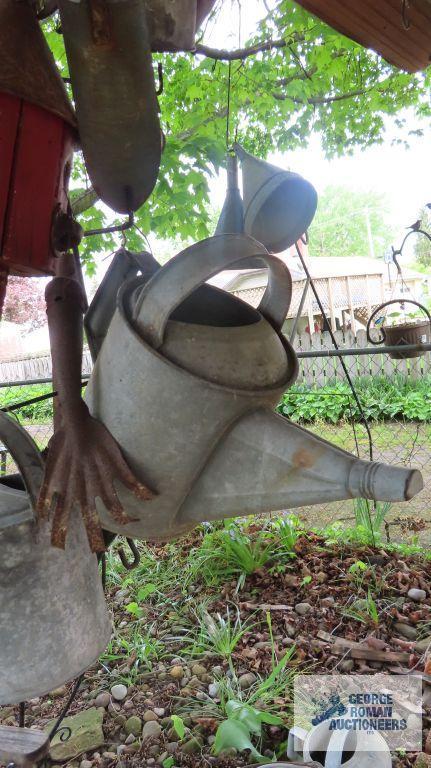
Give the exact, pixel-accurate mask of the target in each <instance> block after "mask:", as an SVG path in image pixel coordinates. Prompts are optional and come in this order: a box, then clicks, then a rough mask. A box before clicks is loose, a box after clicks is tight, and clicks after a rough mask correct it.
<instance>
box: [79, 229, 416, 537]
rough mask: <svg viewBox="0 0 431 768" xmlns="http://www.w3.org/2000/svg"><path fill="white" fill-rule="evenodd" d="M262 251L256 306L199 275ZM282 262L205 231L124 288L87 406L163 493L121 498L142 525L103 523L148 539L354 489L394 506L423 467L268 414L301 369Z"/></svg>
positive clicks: (244, 240)
mask: <svg viewBox="0 0 431 768" xmlns="http://www.w3.org/2000/svg"><path fill="white" fill-rule="evenodd" d="M252 257H258V258H261V259H263V261H264V262H265V263H266V264H267V266H268V286H267V288H266V291H265V294H264V296H263V299H262V301H261V303H260V305H259V307H258V309H257V310H256V309H253V308H252V307H250V306H249V305H248V304H246V303H245V302H243V301H241V300H240V299H238V298H236V297H234V296H232V295H231V294H229V293H226V292H224V291H220V290H218V289H217V288H214V287H212V286H210V285H203V283H204V281H206V280H207V279H208V278H210V277H211V276H212V275H214V274H216V273H217V272H218V271H220V270H222V269H225V268H227V267H229V266H231V265H232V264H233V263H236V262H237V263H238V266H240V264H241V260H242V259H248V258H252ZM290 298H291V278H290V274H289V271H288V269H287V268H286V266H285V265H284V263H283V262H281V261H280V260H279V259H277V258H276V257H274V256H272V255H270V254H269V253H268V251H267V250H266V249H265V247H264V246H263V245H261V244H260V243H258V242H257V241H255V240H253V239H252V238H251V237H248V236H246V235H242V234H230V235H220V236H216V237H213V238H209V239H208V240H205V241H203V242H201V243H199V244H197V245H194V246H191V247H190V248H187V249H186V250H185V251H183V252H182V253H180V254H178V255H177V256H176V257H175V258H174V259H172V260H171V261H170V262H168V264H166V266H164V267H162V268H160V269H159V270H158V271H157V272H156V273H155V275H154V276H153V277H152V278H151V279H150V280H147V281H146V280H145V278H138V279H137V280H134V281H131V282H129V283H126V284H125V285H124V286H123V288H122V289H121V290H120V291H119V294H118V297H117V309H116V311H115V314H114V316H113V318H112V320H111V322H110V325H109V329H108V331H107V334H106V337H105V339H104V341H103V343H102V346H101V349H100V352H99V354H98V357H97V360H96V364H95V367H94V370H93V373H92V376H91V379H90V382H89V385H88V387H87V392H86V401H87V404H88V406H89V408H90V411H91V412H92V414H93V415H94V416H96V417H97V418H99V419H101V421H103V422H104V424H105V425H106V427H107V428H108V429H109V430H110V432H111V433H112V434H113V436H114V437H115V438H116V440H117V441H118V443H119V444H120V446H121V449H122V451H123V453H124V456H125V458H126V460H127V461H128V463H129V465H130V467H131V468H132V469H133V471H134V472H135V473H136V475H137V477H138V478H140V479H141V480H142V481H143V482H145V483H146V484H147V485H148V486H149V487H150V488H152V489H153V490H154V491H155V492H156V493H157V494H158V495H157V496H156V497H155V498H154V499H153V500H152V501H149V502H145V503H142V502H139V501H137V500H136V498H135V497H134V496H133V495H132V494H131V493H129V492H128V491H127V490H126V489H125V488H123V487H122V486H121V485H119V486H118V494H119V497H120V499H121V502H122V504H123V505H124V508H125V510H126V511H127V513H128V514H129V515H130V516H131V517H133V518H136V521H135V522H133V523H130V524H128V525H127V526H120V525H119V524H118V523H116V522H115V521H114V520H113V518H112V517H111V516H110V514H109V510H108V509H106V508H105V507H104V506H103V505H102V504H101V503H100V502H99V501H98V502H97V503H99V514H100V516H101V520H102V523H103V526H104V527H105V528H107V529H108V530H111V531H114V532H118V533H121V534H123V535H127V536H129V537H137V538H143V539H153V540H156V539H167V538H172V537H175V536H178V535H179V534H181V533H184V532H185V531H187V530H189V529H190V528H192V527H194V526H195V525H197V524H198V523H199V522H201V521H205V520H206V521H208V520H217V519H222V518H226V517H235V516H240V515H247V514H253V513H258V512H270V511H275V510H279V509H284V508H286V507H289V508H292V507H298V506H303V505H308V504H315V503H323V502H328V501H333V500H334V501H335V500H340V499H349V498H354V497H365V498H369V499H380V500H388V501H401V500H404V499H408V498H410V497H411V496H413V495H414V494H415V493H417V492H418V491H419V490H421V488H422V478H421V475H420V473H419V472H417V471H412V470H409V469H404V468H396V467H389V466H386V465H383V464H377V463H374V462H372V463H369V462H366V461H361V460H359V459H357V458H356V457H354V456H352V455H351V454H349V453H346V452H345V451H342V450H340V449H339V448H335V447H334V446H332V445H330V444H329V443H327V442H326V441H324V440H321V439H319V438H318V437H316V436H315V435H313V434H311V433H309V432H307V431H306V430H304V429H301V428H300V427H298V426H296V425H294V424H292V423H290V422H289V421H288V420H287V419H285V418H283V417H282V416H279V415H276V414H274V413H273V408H274V407H275V406H276V404H277V403H278V402H279V400H280V397H281V395H282V393H283V392H284V391H285V390H286V389H287V387H288V386H290V385H291V384H292V382H293V381H294V379H295V377H296V375H297V359H296V355H295V353H294V351H293V349H292V347H291V346H290V344H289V342H288V341H287V340H286V339H285V338H284V336H283V335H282V334H281V332H280V329H281V326H282V324H283V322H284V320H285V317H286V313H287V310H288V307H289V303H290Z"/></svg>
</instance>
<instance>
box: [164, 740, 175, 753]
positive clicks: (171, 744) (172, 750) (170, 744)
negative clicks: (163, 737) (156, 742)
mask: <svg viewBox="0 0 431 768" xmlns="http://www.w3.org/2000/svg"><path fill="white" fill-rule="evenodd" d="M177 749H178V741H168V743H167V744H166V751H167V752H169V754H170V755H174V754H175V752H176V751H177Z"/></svg>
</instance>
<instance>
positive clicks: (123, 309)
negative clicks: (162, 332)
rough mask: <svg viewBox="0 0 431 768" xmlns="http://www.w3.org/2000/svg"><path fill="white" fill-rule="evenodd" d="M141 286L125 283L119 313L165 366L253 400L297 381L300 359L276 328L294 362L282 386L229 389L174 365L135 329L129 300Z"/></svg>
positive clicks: (137, 281) (138, 280) (138, 282)
mask: <svg viewBox="0 0 431 768" xmlns="http://www.w3.org/2000/svg"><path fill="white" fill-rule="evenodd" d="M141 285H142V277H136V278H133V279H132V280H129V281H128V282H126V283H124V285H122V286H121V288H120V290H119V291H118V294H117V311H118V313H119V315H120V317H121V319H122V321H123V322H124V323H125V324H126V326H127V327H128V329H129V331H130V332H131V333H132V335H133V336H134V337H135V339H136V340H137V341H138V342H139V343H140V344H142V345H144V346H145V348H146V349H147V350H148V351H149V352H151V354H153V355H154V356H155V357H156V358H158V360H159V361H161V362H163V363H164V364H165V365H167V366H169V367H171V368H173V369H175V370H176V371H178V372H179V373H181V374H182V375H184V376H187V377H189V378H191V379H192V380H194V381H197V382H202V381H205V384H206V385H207V386H208V387H210V388H211V389H216V390H218V391H220V392H225V393H230V394H232V395H236V396H239V395H240V396H241V397H250V398H251V399H256V397H259V396H260V395H266V394H268V393H271V392H274V393H276V392H280V393H283V392H285V391H286V389H288V387H289V386H291V385H292V384H293V382H294V381H295V379H296V377H297V375H298V371H299V365H298V359H297V357H296V354H295V352H294V349H293V347H292V346H291V344H290V343H289V341H288V339H286V338H285V337H284V336H283V335H282V334H281V333H280V332H279V331H277V330H275V329H274V328H273V329H272V330H273V332H274V333H276V334H277V336H278V338H279V339H280V341H281V343H282V345H283V348H284V350H285V352H286V354H287V357H288V360H289V361H290V362H291V363H292V361H293V366H289V369H288V372H287V375H286V379H285V380H284V381H283V382H281V383H280V384H277V385H274V386H271V387H263V388H261V389H242V388H239V387H229V386H225V385H224V384H217V383H216V382H214V381H210V380H209V379H206V378H204V377H203V376H199V375H197V374H195V373H193V372H192V371H189V370H188V369H187V368H184V367H183V366H181V365H178V363H174V362H173V361H172V360H170V359H169V358H168V357H166V355H164V354H162V352H160V351H159V350H158V349H154V347H153V346H151V344H149V343H148V342H147V341H146V340H145V339H144V338H143V337H142V336H141V335H140V333H139V332H138V331H137V329H136V327H135V324H134V321H133V320H132V319H131V318H130V317H129V313H128V312H127V300H128V298H129V296H130V294H132V293H133V292H134V291H135V290H136V288H138V287H139V286H141ZM209 287H210V288H211V290H213V291H217V292H220V293H225V292H224V291H222V290H221V289H219V288H216V287H215V286H209ZM230 298H231V299H232V300H234V301H238V302H241V303H243V304H245V303H246V302H243V301H242V299H239V298H238V297H237V296H231V297H230ZM247 306H248V305H247ZM262 317H263V316H262ZM263 319H265V318H263ZM175 322H178V321H175ZM267 322H268V321H267ZM184 325H189V324H186V323H184ZM269 325H270V324H269Z"/></svg>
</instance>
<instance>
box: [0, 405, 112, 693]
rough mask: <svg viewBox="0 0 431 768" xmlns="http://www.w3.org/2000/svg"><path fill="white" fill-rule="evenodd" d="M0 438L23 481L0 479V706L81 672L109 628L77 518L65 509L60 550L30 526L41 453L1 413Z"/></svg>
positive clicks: (91, 557) (44, 527)
mask: <svg viewBox="0 0 431 768" xmlns="http://www.w3.org/2000/svg"><path fill="white" fill-rule="evenodd" d="M0 440H1V441H2V442H3V443H4V444H5V445H7V446H8V448H9V450H10V451H11V453H12V456H13V458H14V459H15V461H16V463H17V465H18V467H19V469H20V472H21V476H22V478H23V480H24V484H25V490H19V489H17V488H15V487H8V486H7V485H5V484H3V483H0V551H1V559H0V617H1V619H0V704H16V703H18V702H21V701H25V700H26V699H31V698H32V697H34V696H40V695H42V694H45V693H48V692H49V691H52V690H53V689H54V688H56V687H58V686H59V685H61V684H63V683H64V682H65V681H67V680H71V679H72V678H74V677H77V676H78V675H79V674H80V673H81V672H83V671H84V670H85V669H87V667H89V666H90V665H91V664H92V663H93V662H94V661H96V659H97V658H98V656H99V655H100V653H102V651H103V650H104V649H105V647H106V645H107V643H108V641H109V637H110V634H111V625H110V620H109V618H108V614H107V610H106V606H105V600H104V595H103V589H102V585H101V581H100V576H99V573H98V568H97V559H96V556H95V555H94V554H92V553H91V552H90V549H89V546H88V542H87V536H86V533H85V529H84V526H83V523H82V520H81V516H80V515H78V514H75V515H74V512H73V511H72V513H71V518H72V519H71V521H70V522H71V525H70V535H69V536H68V540H67V544H66V549H65V550H64V551H63V550H61V549H56V548H54V547H52V546H51V540H50V539H51V537H50V530H49V528H50V526H49V525H48V524H44V525H41V526H40V527H39V528H38V529H37V530H36V526H35V523H34V520H33V510H32V505H33V504H34V503H35V501H36V499H37V496H38V493H39V488H40V484H41V481H42V477H43V469H44V465H43V460H42V457H41V454H40V453H39V451H38V449H37V446H36V445H35V443H34V442H33V440H32V439H31V437H30V436H29V435H28V434H27V433H26V432H25V430H23V429H22V428H21V427H20V426H19V425H18V424H17V423H16V422H15V421H14V420H13V419H11V418H10V417H9V416H6V415H5V414H4V413H0ZM6 481H7V479H6ZM75 511H76V510H75Z"/></svg>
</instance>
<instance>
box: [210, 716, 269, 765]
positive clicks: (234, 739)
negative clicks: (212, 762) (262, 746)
mask: <svg viewBox="0 0 431 768" xmlns="http://www.w3.org/2000/svg"><path fill="white" fill-rule="evenodd" d="M230 747H235V749H237V750H238V751H239V752H242V751H243V750H245V749H249V750H250V752H251V753H252V755H253V756H254V757H256V758H260V757H261V755H260V754H259V752H258V751H257V749H256V748H255V747H254V746H253V744H252V743H251V741H250V732H249V730H248V728H247V726H246V725H244V723H241V722H239V721H238V720H225V721H224V722H223V723H220V725H219V727H218V728H217V733H216V737H215V742H214V753H215V754H216V755H218V754H220V752H221V751H222V750H223V749H229V748H230Z"/></svg>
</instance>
